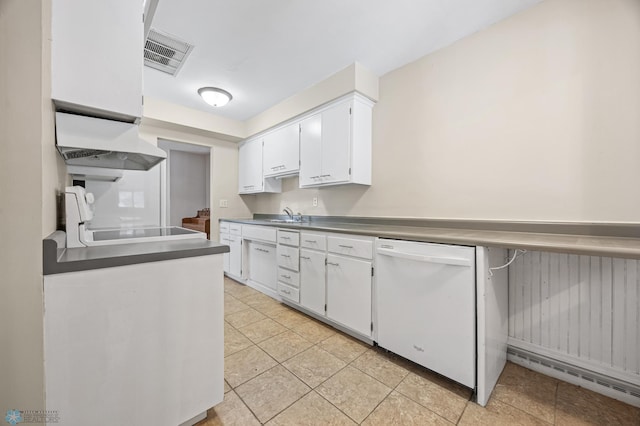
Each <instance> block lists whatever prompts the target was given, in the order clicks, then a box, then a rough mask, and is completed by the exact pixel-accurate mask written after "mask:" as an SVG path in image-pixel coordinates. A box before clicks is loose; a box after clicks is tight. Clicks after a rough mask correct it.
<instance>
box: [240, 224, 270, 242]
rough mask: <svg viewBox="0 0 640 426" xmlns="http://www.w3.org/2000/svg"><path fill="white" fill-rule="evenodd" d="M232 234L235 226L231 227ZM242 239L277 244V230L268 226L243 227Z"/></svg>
mask: <svg viewBox="0 0 640 426" xmlns="http://www.w3.org/2000/svg"><path fill="white" fill-rule="evenodd" d="M231 233H232V234H233V226H232V227H231ZM242 238H244V239H245V240H258V241H266V242H269V243H274V244H275V242H276V229H274V228H271V227H268V226H246V225H245V226H243V227H242Z"/></svg>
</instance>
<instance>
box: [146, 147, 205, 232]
mask: <svg viewBox="0 0 640 426" xmlns="http://www.w3.org/2000/svg"><path fill="white" fill-rule="evenodd" d="M158 147H159V148H161V149H163V150H164V151H166V153H167V161H165V162H163V163H162V167H161V170H160V193H161V196H162V198H163V200H164V202H163V203H161V209H160V210H161V211H160V219H161V222H162V224H163V226H182V220H183V219H185V218H193V217H195V216H197V215H198V212H199V211H203V210H207V211H208V210H209V209H210V192H211V188H210V185H211V177H210V176H211V148H210V147H207V146H201V145H193V144H189V143H183V142H176V141H171V140H166V139H158Z"/></svg>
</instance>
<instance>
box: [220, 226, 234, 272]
mask: <svg viewBox="0 0 640 426" xmlns="http://www.w3.org/2000/svg"><path fill="white" fill-rule="evenodd" d="M218 241H220V244H224V245H227V246H228V245H229V244H230V243H229V234H227V233H226V232H225V233H222V232H221V233H220V239H219V240H218ZM230 262H231V259H230V256H229V253H224V254H223V255H222V269H223V270H224V272H226V273H227V274H228V273H229V266H230Z"/></svg>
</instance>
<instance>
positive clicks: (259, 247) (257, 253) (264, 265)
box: [248, 241, 278, 290]
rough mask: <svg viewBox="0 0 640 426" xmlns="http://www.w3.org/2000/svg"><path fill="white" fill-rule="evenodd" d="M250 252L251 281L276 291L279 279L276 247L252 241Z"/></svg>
mask: <svg viewBox="0 0 640 426" xmlns="http://www.w3.org/2000/svg"><path fill="white" fill-rule="evenodd" d="M248 252H249V254H248V256H249V262H248V263H249V279H251V281H254V282H256V283H258V284H261V285H263V286H265V287H268V288H270V289H272V290H275V289H276V281H277V278H278V266H277V264H276V248H275V246H271V245H267V244H261V243H258V242H254V241H251V242H250V243H249V250H248Z"/></svg>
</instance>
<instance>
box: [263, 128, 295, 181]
mask: <svg viewBox="0 0 640 426" xmlns="http://www.w3.org/2000/svg"><path fill="white" fill-rule="evenodd" d="M299 135H300V126H299V124H298V123H294V124H289V125H287V126H285V127H282V128H279V129H277V130H275V131H273V132H271V133H268V134H266V135H264V176H265V177H276V176H277V177H285V176H291V175H296V174H298V171H299V170H300V143H299Z"/></svg>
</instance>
